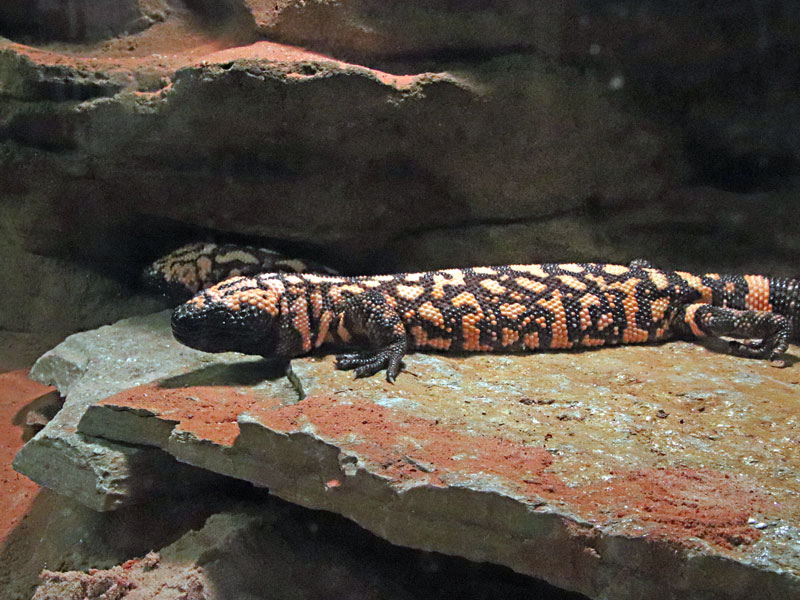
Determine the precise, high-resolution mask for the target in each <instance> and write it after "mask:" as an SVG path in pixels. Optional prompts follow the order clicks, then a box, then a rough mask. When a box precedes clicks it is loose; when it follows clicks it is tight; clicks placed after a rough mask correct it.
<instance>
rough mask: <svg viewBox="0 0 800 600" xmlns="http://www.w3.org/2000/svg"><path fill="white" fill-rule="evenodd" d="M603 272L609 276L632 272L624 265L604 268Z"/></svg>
mask: <svg viewBox="0 0 800 600" xmlns="http://www.w3.org/2000/svg"><path fill="white" fill-rule="evenodd" d="M603 271H605V272H606V273H608V274H609V275H625V273H629V272H630V269H629V268H628V267H626V266H624V265H606V266H604V267H603Z"/></svg>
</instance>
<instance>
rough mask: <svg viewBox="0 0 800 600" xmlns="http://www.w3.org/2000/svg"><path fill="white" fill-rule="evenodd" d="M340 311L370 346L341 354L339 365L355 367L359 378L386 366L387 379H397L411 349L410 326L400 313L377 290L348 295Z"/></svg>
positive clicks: (353, 330)
mask: <svg viewBox="0 0 800 600" xmlns="http://www.w3.org/2000/svg"><path fill="white" fill-rule="evenodd" d="M335 310H336V312H337V313H339V315H340V320H341V323H342V324H343V325H344V327H345V329H346V330H348V331H350V332H351V333H359V334H361V336H362V337H366V342H367V344H368V346H369V347H368V348H366V349H364V350H360V351H357V352H351V353H346V354H339V355H338V356H337V357H336V368H337V369H345V370H350V369H354V370H355V375H356V377H368V376H370V375H374V374H375V373H377V372H378V371H380V370H381V369H384V368H385V369H386V380H387V381H389V382H393V381H394V380H395V378H396V377H397V375H398V374H399V373H400V366H401V361H402V359H403V356H405V354H406V350H407V348H408V341H407V338H406V328H405V325H404V324H403V321H402V320H401V319H400V316H399V315H398V314H397V312H396V311H395V310H394V308H392V307H391V306H390V305H389V303H388V302H386V298H384V296H383V294H381V293H380V292H378V291H377V290H371V291H367V292H363V293H361V294H355V295H352V296H349V297H347V298H345V299H344V300H343V301H342V302H341V303H340V304H339V306H337V307H336V309H335Z"/></svg>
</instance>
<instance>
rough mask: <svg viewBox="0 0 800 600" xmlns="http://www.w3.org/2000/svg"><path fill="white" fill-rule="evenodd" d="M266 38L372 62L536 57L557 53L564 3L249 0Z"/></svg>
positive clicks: (517, 0)
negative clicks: (530, 53) (526, 53)
mask: <svg viewBox="0 0 800 600" xmlns="http://www.w3.org/2000/svg"><path fill="white" fill-rule="evenodd" d="M243 4H244V5H245V6H246V7H247V9H248V10H249V11H250V13H251V14H252V16H253V20H254V21H255V25H256V27H257V28H258V30H259V32H260V33H262V34H263V35H265V36H267V37H269V38H270V39H275V40H278V41H282V42H285V43H288V44H294V45H299V46H306V47H310V48H314V49H315V50H318V51H323V52H330V53H332V54H334V55H336V56H344V57H348V58H350V59H356V58H358V59H361V60H365V61H373V62H374V61H376V60H381V59H382V60H387V59H394V60H397V59H398V58H412V57H415V58H417V59H426V58H427V59H428V60H430V58H431V57H442V56H443V55H444V56H451V57H452V56H460V55H464V54H484V55H486V54H490V53H495V54H500V53H504V52H509V51H520V50H533V49H535V50H537V51H539V52H544V53H547V54H556V55H557V54H558V53H559V51H560V48H561V33H562V27H561V24H562V23H563V21H564V15H565V12H566V11H565V4H564V3H560V2H548V1H547V0H533V1H531V0H496V1H494V2H482V1H478V0H467V1H462V2H457V3H455V2H450V1H447V0H434V1H429V2H425V3H409V2H404V1H403V0H390V1H388V2H387V1H385V0H383V1H382V0H344V1H341V2H331V1H329V0H311V1H309V2H306V1H302V0H244V2H243Z"/></svg>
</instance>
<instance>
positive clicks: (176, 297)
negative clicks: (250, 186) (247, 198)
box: [141, 242, 337, 306]
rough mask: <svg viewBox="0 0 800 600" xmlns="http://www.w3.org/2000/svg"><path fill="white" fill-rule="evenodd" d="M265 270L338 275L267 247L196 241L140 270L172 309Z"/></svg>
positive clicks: (327, 268)
mask: <svg viewBox="0 0 800 600" xmlns="http://www.w3.org/2000/svg"><path fill="white" fill-rule="evenodd" d="M267 271H281V272H288V273H305V272H313V273H327V274H331V275H335V274H336V273H337V272H336V271H335V270H333V269H331V268H329V267H326V266H324V265H321V264H320V263H317V262H314V261H310V260H306V259H301V258H293V257H288V256H285V255H284V254H281V253H279V252H275V251H274V250H269V249H267V248H259V247H255V246H244V245H239V244H216V243H212V242H199V243H194V244H187V245H185V246H181V247H180V248H178V249H176V250H174V251H172V252H170V253H169V254H166V255H165V256H162V257H161V258H159V259H158V260H156V261H155V262H153V263H152V264H150V265H148V266H147V267H146V268H145V269H144V270H143V272H142V277H141V279H142V283H143V284H144V286H145V287H147V288H149V289H151V290H153V291H156V292H159V293H161V294H162V295H164V296H166V297H167V298H168V299H170V300H171V301H172V302H173V306H174V305H175V304H178V303H180V302H184V301H186V300H188V299H189V298H191V297H192V296H194V295H195V294H196V293H197V292H199V291H200V290H203V289H206V288H209V287H211V286H212V285H214V284H216V283H219V282H220V281H224V280H225V279H229V278H230V277H234V276H236V275H256V274H258V273H262V272H267Z"/></svg>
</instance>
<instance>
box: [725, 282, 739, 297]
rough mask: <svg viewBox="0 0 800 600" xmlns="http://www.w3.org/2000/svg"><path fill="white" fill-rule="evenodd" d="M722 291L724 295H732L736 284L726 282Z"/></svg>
mask: <svg viewBox="0 0 800 600" xmlns="http://www.w3.org/2000/svg"><path fill="white" fill-rule="evenodd" d="M722 290H723V291H724V292H725V293H726V294H733V293H734V292H735V291H736V284H735V283H733V282H732V281H728V282H727V283H726V284H725V286H724V287H723V288H722Z"/></svg>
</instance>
